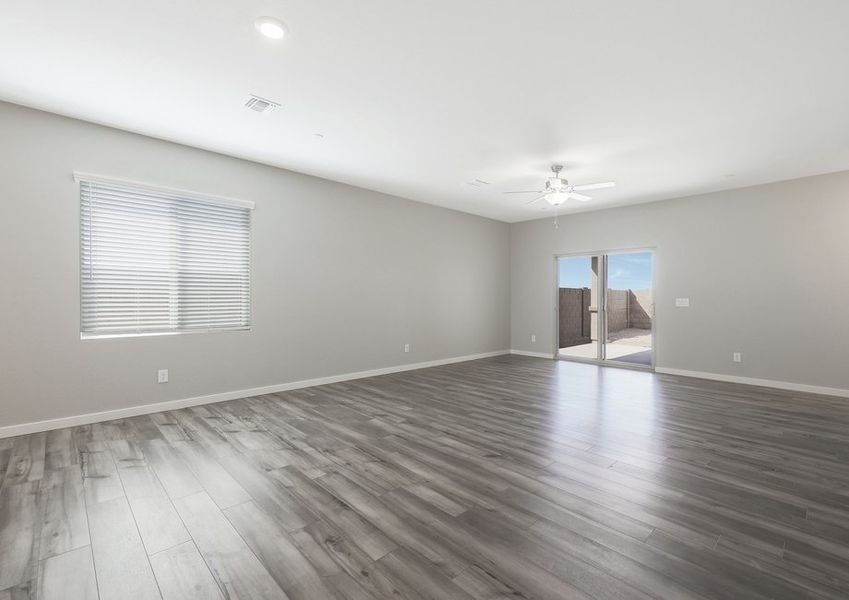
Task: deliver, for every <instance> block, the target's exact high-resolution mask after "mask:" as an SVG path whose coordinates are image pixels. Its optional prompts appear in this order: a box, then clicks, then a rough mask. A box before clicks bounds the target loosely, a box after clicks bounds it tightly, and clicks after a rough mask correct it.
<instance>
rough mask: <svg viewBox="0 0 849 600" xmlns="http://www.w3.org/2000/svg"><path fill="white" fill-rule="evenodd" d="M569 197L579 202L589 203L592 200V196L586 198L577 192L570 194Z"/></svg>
mask: <svg viewBox="0 0 849 600" xmlns="http://www.w3.org/2000/svg"><path fill="white" fill-rule="evenodd" d="M569 197H570V198H572V199H573V200H577V201H578V202H588V201H590V200H592V198H591V197H590V196H584V195H583V194H576V193H575V192H569Z"/></svg>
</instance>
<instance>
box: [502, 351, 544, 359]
mask: <svg viewBox="0 0 849 600" xmlns="http://www.w3.org/2000/svg"><path fill="white" fill-rule="evenodd" d="M510 354H515V355H517V356H533V357H534V358H554V355H553V354H552V353H551V352H529V351H527V350H510Z"/></svg>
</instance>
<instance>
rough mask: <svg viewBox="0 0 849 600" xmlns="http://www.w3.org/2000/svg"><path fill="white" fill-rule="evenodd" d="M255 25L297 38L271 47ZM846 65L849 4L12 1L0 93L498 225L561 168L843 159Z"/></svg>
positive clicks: (713, 169) (694, 168)
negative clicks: (268, 24) (480, 183)
mask: <svg viewBox="0 0 849 600" xmlns="http://www.w3.org/2000/svg"><path fill="white" fill-rule="evenodd" d="M259 15H272V16H275V17H278V18H280V19H282V20H283V21H285V22H286V24H287V25H288V28H289V30H290V35H289V36H288V37H287V38H286V39H285V40H283V41H282V42H273V41H271V40H268V39H266V38H263V37H261V36H260V35H259V34H258V33H257V32H256V31H255V30H254V27H253V20H254V18H255V17H257V16H259ZM848 73H849V2H847V1H846V0H816V1H811V0H783V1H781V2H778V1H776V0H745V1H743V0H711V1H709V2H706V1H704V0H675V1H671V0H639V1H634V0H583V1H577V0H534V1H530V0H525V1H518V0H427V1H419V2H412V1H399V0H362V1H355V0H336V1H335V2H329V1H324V2H317V1H316V0H285V1H284V0H280V1H272V0H246V1H241V0H240V1H234V0H180V1H174V0H144V1H139V0H132V1H129V0H99V1H98V0H75V1H73V2H69V1H68V0H33V1H31V2H25V1H23V0H17V1H14V2H12V1H11V0H10V1H9V2H4V3H3V7H2V10H0V98H2V99H5V100H9V101H11V102H17V103H20V104H25V105H30V106H34V107H37V108H42V109H45V110H49V111H52V112H56V113H60V114H65V115H70V116H73V117H78V118H81V119H86V120H90V121H95V122H98V123H104V124H107V125H112V126H115V127H119V128H122V129H128V130H131V131H136V132H140V133H144V134H148V135H151V136H155V137H160V138H165V139H169V140H174V141H177V142H181V143H184V144H189V145H193V146H198V147H201V148H207V149H211V150H216V151H219V152H222V153H226V154H231V155H234V156H239V157H244V158H248V159H252V160H256V161H259V162H263V163H268V164H273V165H278V166H281V167H285V168H288V169H292V170H296V171H302V172H305V173H310V174H314V175H318V176H321V177H326V178H328V179H335V180H338V181H343V182H346V183H351V184H354V185H358V186H362V187H366V188H370V189H374V190H379V191H383V192H388V193H391V194H396V195H398V196H403V197H407V198H412V199H414V200H420V201H422V202H429V203H432V204H438V205H442V206H448V207H451V208H456V209H459V210H462V211H466V212H470V213H476V214H480V215H485V216H488V217H493V218H496V219H502V220H505V221H519V220H525V219H532V218H538V217H542V216H546V215H547V214H548V213H550V212H551V209H549V211H548V213H547V212H544V211H543V209H542V207H541V206H540V205H541V204H545V203H544V202H539V203H537V204H536V205H534V206H526V205H525V200H527V199H530V198H531V197H527V198H525V197H523V196H509V195H507V196H506V195H503V194H502V191H504V190H512V189H537V188H538V187H539V186H540V185H541V183H542V181H543V179H544V177H546V176H547V175H548V173H547V170H548V166H549V165H550V164H551V163H552V162H565V163H566V164H567V168H566V170H565V171H564V173H565V176H566V177H567V178H568V179H569V180H570V181H571V182H572V183H574V184H581V183H588V182H594V181H606V180H610V179H612V180H615V181H616V182H617V184H618V185H617V187H616V188H614V189H609V190H600V191H597V192H594V193H593V195H594V196H595V199H594V200H593V201H592V202H591V203H588V204H587V205H583V204H575V203H574V202H570V203H567V204H566V205H564V207H562V212H568V211H570V210H576V209H577V210H583V209H592V208H603V207H608V206H613V205H620V204H627V203H635V202H645V201H651V200H658V199H663V198H672V197H677V196H682V195H688V194H693V193H698V192H705V191H712V190H717V189H723V188H730V187H741V186H744V185H750V184H755V183H762V182H768V181H776V180H782V179H790V178H794V177H800V176H804V175H813V174H817V173H825V172H831V171H838V170H843V169H849V76H847V74H848ZM249 93H255V94H258V95H260V96H264V97H267V98H270V99H273V100H277V101H279V102H280V103H282V105H283V106H282V108H281V109H279V110H278V111H276V112H274V113H271V114H265V115H260V114H257V113H254V112H251V111H249V110H248V109H246V108H244V107H243V106H242V104H243V102H244V100H245V99H246V97H247V95H248V94H249ZM317 132H320V133H323V134H324V135H325V137H324V138H323V139H322V138H318V137H316V136H315V135H314V134H315V133H317ZM0 139H2V132H0ZM732 174H733V175H732ZM475 178H478V179H483V180H485V181H489V182H491V185H489V186H486V187H484V188H474V187H470V186H467V185H465V184H464V182H465V181H467V180H471V179H475Z"/></svg>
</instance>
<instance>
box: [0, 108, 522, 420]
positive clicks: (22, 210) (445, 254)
mask: <svg viewBox="0 0 849 600" xmlns="http://www.w3.org/2000/svg"><path fill="white" fill-rule="evenodd" d="M74 170H79V171H86V172H91V173H96V174H100V175H105V176H111V177H121V178H127V179H133V180H139V181H144V182H150V183H154V184H160V185H164V186H171V187H177V188H183V189H189V190H195V191H198V192H207V193H213V194H219V195H223V196H230V197H236V198H244V199H246V200H254V201H256V210H255V211H254V214H253V289H252V291H253V331H251V332H240V333H235V332H234V333H216V334H194V335H180V336H165V337H161V336H160V337H142V338H123V339H104V340H85V341H81V340H80V335H79V242H78V239H79V230H78V227H79V225H78V213H79V192H78V188H77V185H76V184H75V183H74V181H73V179H72V175H71V174H72V172H73V171H74ZM0 204H2V219H0V272H2V277H3V284H2V288H0V396H2V397H1V398H0V426H4V425H11V424H17V423H24V422H31V421H36V420H41V419H48V418H56V417H62V416H69V415H77V414H83V413H87V412H93V411H102V410H110V409H116V408H123V407H129V406H134V405H139V404H147V403H152V402H158V401H164V400H170V399H178V398H186V397H192V396H198V395H205V394H210V393H216V392H224V391H231V390H238V389H244V388H251V387H258V386H264V385H274V384H280V383H285V382H290V381H298V380H303V379H308V378H314V377H321V376H327V375H334V374H342V373H347V372H353V371H360V370H367V369H374V368H380V367H389V366H393V365H399V364H404V363H412V362H420V361H428V360H435V359H442V358H449V357H455V356H461V355H467V354H473V353H481V352H489V351H498V350H503V349H506V348H508V347H509V328H508V323H509V298H510V290H509V263H510V258H509V226H508V225H507V224H505V223H499V222H496V221H492V220H488V219H484V218H480V217H475V216H471V215H467V214H463V213H459V212H454V211H450V210H446V209H442V208H437V207H433V206H429V205H425V204H420V203H415V202H410V201H407V200H402V199H400V198H395V197H391V196H386V195H383V194H379V193H376V192H371V191H367V190H363V189H358V188H353V187H350V186H346V185H343V184H338V183H333V182H330V181H326V180H322V179H317V178H313V177H309V176H306V175H301V174H297V173H292V172H289V171H284V170H280V169H275V168H272V167H266V166H262V165H258V164H254V163H250V162H246V161H242V160H238V159H234V158H228V157H225V156H221V155H218V154H214V153H209V152H204V151H201V150H196V149H192V148H187V147H185V146H180V145H176V144H171V143H168V142H164V141H159V140H154V139H150V138H146V137H143V136H138V135H134V134H131V133H126V132H122V131H117V130H114V129H109V128H106V127H100V126H97V125H92V124H89V123H84V122H81V121H75V120H71V119H67V118H64V117H59V116H55V115H51V114H48V113H43V112H38V111H34V110H30V109H25V108H21V107H18V106H14V105H10V104H3V103H0ZM405 343H409V344H411V352H410V353H409V354H404V353H403V345H404V344H405ZM159 368H168V369H170V377H171V381H170V383H168V384H163V385H158V384H156V383H155V381H156V370H157V369H159Z"/></svg>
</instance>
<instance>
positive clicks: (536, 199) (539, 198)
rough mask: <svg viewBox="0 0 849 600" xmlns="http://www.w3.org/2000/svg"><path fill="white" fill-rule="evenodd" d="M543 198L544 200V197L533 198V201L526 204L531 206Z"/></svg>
mask: <svg viewBox="0 0 849 600" xmlns="http://www.w3.org/2000/svg"><path fill="white" fill-rule="evenodd" d="M543 198H545V196H538V197H536V198H534V199H533V200H531V201H530V202H528V203H527V204H533V203H534V202H537V201H538V200H542V199H543Z"/></svg>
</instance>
